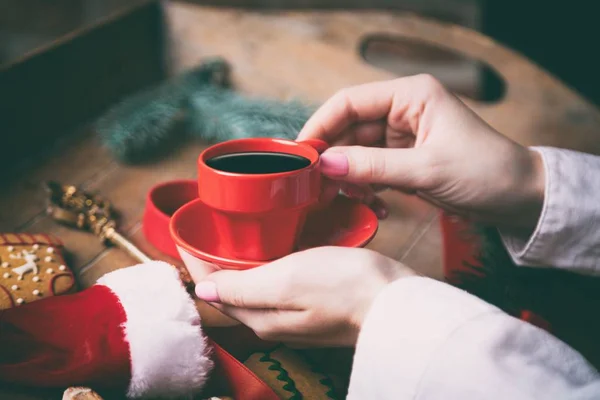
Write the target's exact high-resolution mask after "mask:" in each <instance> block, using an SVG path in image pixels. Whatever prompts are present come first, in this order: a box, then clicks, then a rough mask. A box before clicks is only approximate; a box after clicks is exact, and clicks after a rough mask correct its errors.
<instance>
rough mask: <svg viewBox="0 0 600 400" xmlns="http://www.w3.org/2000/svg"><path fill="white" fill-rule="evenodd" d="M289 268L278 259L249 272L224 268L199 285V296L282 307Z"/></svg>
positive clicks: (238, 304)
mask: <svg viewBox="0 0 600 400" xmlns="http://www.w3.org/2000/svg"><path fill="white" fill-rule="evenodd" d="M288 274H289V268H284V266H282V265H280V264H279V263H278V262H277V261H274V262H272V263H270V264H267V265H263V266H261V267H260V268H253V269H249V270H245V271H232V270H221V271H216V272H213V273H212V274H210V275H208V276H206V277H205V278H204V279H203V280H202V281H200V282H198V284H197V285H196V296H198V298H200V299H202V300H205V301H208V302H211V303H222V304H226V305H232V306H236V307H244V308H282V307H285V306H287V304H286V299H287V297H286V296H285V294H286V290H287V286H286V282H288V281H289V279H287V276H288Z"/></svg>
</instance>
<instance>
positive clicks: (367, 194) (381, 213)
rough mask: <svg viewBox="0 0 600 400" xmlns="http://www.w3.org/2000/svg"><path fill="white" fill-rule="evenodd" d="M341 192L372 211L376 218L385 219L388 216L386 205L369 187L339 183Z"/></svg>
mask: <svg viewBox="0 0 600 400" xmlns="http://www.w3.org/2000/svg"><path fill="white" fill-rule="evenodd" d="M340 188H341V190H342V192H343V193H344V194H345V195H346V196H348V197H351V198H353V199H357V200H359V201H360V202H361V203H364V204H366V205H368V206H369V208H371V210H373V212H374V213H375V215H377V218H379V219H386V218H387V217H388V215H389V211H388V206H387V203H386V202H385V201H384V200H383V199H382V198H380V197H379V196H377V194H376V192H375V190H374V189H373V188H372V187H371V185H356V184H353V183H348V182H341V183H340Z"/></svg>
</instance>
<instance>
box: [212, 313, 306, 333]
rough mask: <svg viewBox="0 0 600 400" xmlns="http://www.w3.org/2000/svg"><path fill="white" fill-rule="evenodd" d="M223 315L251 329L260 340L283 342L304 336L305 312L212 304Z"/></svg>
mask: <svg viewBox="0 0 600 400" xmlns="http://www.w3.org/2000/svg"><path fill="white" fill-rule="evenodd" d="M214 307H215V308H217V309H218V310H219V311H221V312H222V313H223V314H225V315H227V316H229V317H231V318H233V319H235V320H236V321H239V322H241V323H242V324H244V325H246V326H248V327H249V328H250V329H252V330H253V331H254V332H255V333H256V334H257V335H258V336H259V337H260V338H261V339H264V340H284V339H285V338H291V337H297V335H298V334H300V336H304V334H302V333H301V332H299V331H300V330H301V329H302V328H301V327H302V323H303V319H305V314H304V313H305V311H298V310H277V309H256V308H242V307H235V306H229V305H225V304H214Z"/></svg>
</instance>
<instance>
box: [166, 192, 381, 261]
mask: <svg viewBox="0 0 600 400" xmlns="http://www.w3.org/2000/svg"><path fill="white" fill-rule="evenodd" d="M378 226H379V225H378V220H377V216H376V215H375V213H374V212H373V211H372V210H371V209H370V208H369V207H367V206H365V205H364V204H362V203H360V202H358V201H356V200H352V199H349V198H347V197H345V196H338V197H337V198H336V199H334V200H333V201H332V202H331V204H330V205H329V206H328V207H326V208H324V209H322V210H319V211H315V212H313V213H311V214H309V216H308V219H307V221H306V225H305V227H304V230H303V232H302V236H301V238H300V244H299V250H304V249H308V248H312V247H319V246H342V247H364V246H366V245H367V244H368V243H369V242H370V241H371V239H373V237H374V236H375V234H376V233H377V228H378ZM170 231H171V237H172V238H173V240H174V241H175V245H176V247H177V250H178V251H179V254H180V256H181V258H182V259H183V261H184V263H185V264H186V265H188V267H190V266H192V265H194V264H198V263H202V261H208V262H211V263H214V264H217V265H219V266H222V267H224V268H228V269H249V268H254V267H258V266H260V265H263V264H265V263H266V262H265V261H247V260H238V259H232V258H229V257H227V255H226V254H223V250H222V249H221V248H220V247H219V243H218V241H217V236H216V235H215V233H214V232H215V228H214V225H213V221H212V218H211V216H210V210H209V208H208V207H207V206H206V205H204V203H202V202H201V201H199V200H193V201H191V202H189V203H187V204H186V205H184V206H183V207H181V208H179V209H178V210H177V211H176V212H175V214H173V217H172V218H171V223H170Z"/></svg>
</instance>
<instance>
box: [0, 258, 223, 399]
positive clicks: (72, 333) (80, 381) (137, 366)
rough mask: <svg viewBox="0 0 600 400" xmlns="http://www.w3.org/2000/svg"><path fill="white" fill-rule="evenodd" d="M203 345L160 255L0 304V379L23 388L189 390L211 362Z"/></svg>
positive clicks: (194, 317)
mask: <svg viewBox="0 0 600 400" xmlns="http://www.w3.org/2000/svg"><path fill="white" fill-rule="evenodd" d="M209 348H210V346H209V345H208V342H207V338H206V337H205V336H204V335H203V332H202V329H201V326H200V316H199V314H198V311H197V310H196V307H195V305H194V302H193V300H192V299H191V298H190V297H189V295H188V294H187V292H186V290H185V289H184V287H183V285H182V283H181V281H180V280H179V277H178V273H177V271H176V270H175V269H174V268H173V267H172V266H170V265H168V264H166V263H164V262H160V261H153V262H149V263H145V264H140V265H136V266H133V267H129V268H124V269H121V270H117V271H113V272H110V273H108V274H106V275H105V276H103V277H102V278H101V279H99V280H98V283H97V284H96V285H94V286H92V287H90V288H88V289H86V290H84V291H82V292H79V293H76V294H72V295H64V296H56V297H52V298H48V299H44V300H39V301H36V302H32V303H29V304H25V305H23V306H19V307H15V308H10V309H7V310H2V311H0V382H2V381H4V382H10V383H14V384H22V385H26V386H28V387H45V388H62V389H64V388H66V387H68V386H74V385H82V386H89V387H92V388H94V389H95V390H99V389H116V390H122V391H123V392H124V393H126V395H127V397H129V398H140V397H178V396H184V395H191V394H195V393H197V392H199V391H201V389H202V388H203V387H204V386H205V384H206V382H207V380H208V376H209V373H210V372H211V370H212V368H213V361H212V360H211V358H210V355H209Z"/></svg>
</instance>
